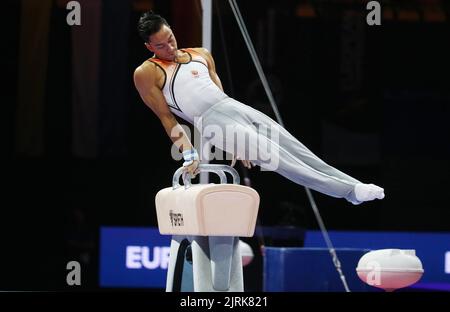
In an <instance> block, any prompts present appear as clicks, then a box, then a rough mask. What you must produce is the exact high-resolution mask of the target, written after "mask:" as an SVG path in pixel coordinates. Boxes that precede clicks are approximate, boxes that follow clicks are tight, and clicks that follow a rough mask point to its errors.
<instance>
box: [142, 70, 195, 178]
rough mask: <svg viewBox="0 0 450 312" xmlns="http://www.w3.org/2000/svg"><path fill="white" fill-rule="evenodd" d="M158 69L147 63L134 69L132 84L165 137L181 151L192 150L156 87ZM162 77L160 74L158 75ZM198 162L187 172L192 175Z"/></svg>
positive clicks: (188, 168)
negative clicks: (154, 116) (159, 125)
mask: <svg viewBox="0 0 450 312" xmlns="http://www.w3.org/2000/svg"><path fill="white" fill-rule="evenodd" d="M157 70H158V69H157V68H156V65H155V64H153V63H151V64H148V62H146V63H144V64H142V65H141V66H139V67H138V68H136V70H135V72H134V84H135V86H136V89H137V90H138V92H139V95H140V96H141V98H142V100H143V101H144V103H145V104H146V105H147V106H148V107H150V108H151V110H152V111H153V112H154V113H155V114H156V116H158V118H159V120H160V121H161V123H162V125H163V127H164V129H165V130H166V133H167V135H168V136H169V137H170V139H171V140H172V142H173V143H174V144H175V145H176V146H177V147H178V149H181V151H185V150H190V149H192V148H193V146H192V144H191V141H190V140H189V138H188V136H187V135H186V133H185V131H184V130H183V128H182V127H181V126H180V124H179V123H178V121H177V120H176V118H175V116H174V115H173V114H172V112H171V111H170V109H169V106H168V105H167V102H166V100H165V98H164V95H163V93H162V92H161V90H160V89H159V87H158V85H157V81H158V78H159V77H158V74H159V73H158V71H157ZM160 74H161V75H162V73H160ZM197 166H198V161H194V162H193V164H192V165H191V166H189V167H187V171H189V172H191V173H194V171H195V169H197Z"/></svg>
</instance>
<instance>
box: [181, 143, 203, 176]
mask: <svg viewBox="0 0 450 312" xmlns="http://www.w3.org/2000/svg"><path fill="white" fill-rule="evenodd" d="M183 159H184V163H183V167H184V173H185V174H187V173H189V174H190V175H191V177H193V178H194V177H195V176H196V175H197V174H198V173H199V171H200V169H199V168H198V165H199V164H200V158H199V157H198V152H197V150H196V149H195V148H191V149H187V150H184V151H183Z"/></svg>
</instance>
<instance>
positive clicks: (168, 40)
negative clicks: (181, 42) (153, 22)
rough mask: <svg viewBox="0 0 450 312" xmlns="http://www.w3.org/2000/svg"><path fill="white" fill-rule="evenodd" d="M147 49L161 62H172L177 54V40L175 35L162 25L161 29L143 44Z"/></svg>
mask: <svg viewBox="0 0 450 312" xmlns="http://www.w3.org/2000/svg"><path fill="white" fill-rule="evenodd" d="M145 46H146V47H147V49H149V50H150V51H151V52H153V53H155V55H156V56H157V57H158V58H159V59H162V60H166V61H173V60H174V59H175V56H176V54H177V49H178V47H177V40H176V39H175V35H174V34H173V32H172V29H170V27H169V26H167V25H164V24H163V25H162V27H161V29H160V30H159V31H158V32H157V33H154V34H153V35H151V36H150V37H149V40H148V43H147V42H146V43H145Z"/></svg>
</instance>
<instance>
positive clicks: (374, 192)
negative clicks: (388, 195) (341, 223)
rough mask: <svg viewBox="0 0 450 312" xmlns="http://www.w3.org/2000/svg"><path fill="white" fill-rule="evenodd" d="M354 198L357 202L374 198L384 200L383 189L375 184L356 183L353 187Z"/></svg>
mask: <svg viewBox="0 0 450 312" xmlns="http://www.w3.org/2000/svg"><path fill="white" fill-rule="evenodd" d="M355 197H356V199H357V200H358V201H361V202H364V201H369V200H374V199H376V198H378V199H383V198H384V189H383V188H381V187H379V186H376V185H375V184H364V183H358V184H356V185H355Z"/></svg>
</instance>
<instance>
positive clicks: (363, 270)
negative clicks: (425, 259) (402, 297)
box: [356, 249, 424, 291]
mask: <svg viewBox="0 0 450 312" xmlns="http://www.w3.org/2000/svg"><path fill="white" fill-rule="evenodd" d="M356 271H357V273H358V276H359V278H360V279H361V280H362V281H363V282H365V283H367V284H369V285H371V286H375V287H378V288H382V289H385V290H387V291H393V290H395V289H398V288H402V287H407V286H410V285H412V284H414V283H416V282H417V281H418V280H419V279H420V278H421V277H422V274H423V272H424V270H423V267H422V262H421V261H420V259H419V258H418V257H417V256H416V251H415V250H413V249H380V250H374V251H371V252H368V253H366V254H365V255H364V256H362V257H361V259H360V260H359V262H358V267H357V268H356Z"/></svg>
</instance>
